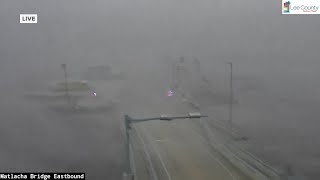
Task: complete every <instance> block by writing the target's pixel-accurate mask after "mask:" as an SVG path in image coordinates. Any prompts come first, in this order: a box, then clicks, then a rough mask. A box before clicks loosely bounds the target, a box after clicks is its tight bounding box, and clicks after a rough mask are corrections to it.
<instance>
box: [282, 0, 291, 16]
mask: <svg viewBox="0 0 320 180" xmlns="http://www.w3.org/2000/svg"><path fill="white" fill-rule="evenodd" d="M283 12H284V13H289V12H290V1H287V2H285V3H283Z"/></svg>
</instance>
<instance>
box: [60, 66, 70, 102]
mask: <svg viewBox="0 0 320 180" xmlns="http://www.w3.org/2000/svg"><path fill="white" fill-rule="evenodd" d="M61 67H62V69H63V71H64V81H65V88H66V89H65V91H66V98H67V101H68V103H69V88H68V80H67V64H61Z"/></svg>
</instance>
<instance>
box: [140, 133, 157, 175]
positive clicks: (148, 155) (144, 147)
mask: <svg viewBox="0 0 320 180" xmlns="http://www.w3.org/2000/svg"><path fill="white" fill-rule="evenodd" d="M135 132H136V134H137V135H138V138H139V139H140V141H141V143H142V145H143V149H144V151H145V152H146V156H147V159H148V162H149V163H150V168H151V173H152V175H153V179H154V180H158V178H157V175H156V173H155V170H154V167H153V164H152V161H151V159H150V154H149V152H148V150H147V146H146V143H145V142H144V140H143V138H142V137H141V135H140V133H138V131H135Z"/></svg>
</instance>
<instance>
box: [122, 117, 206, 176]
mask: <svg viewBox="0 0 320 180" xmlns="http://www.w3.org/2000/svg"><path fill="white" fill-rule="evenodd" d="M202 117H208V116H205V115H201V114H200V113H189V115H188V116H171V117H170V116H165V115H162V116H160V117H155V118H145V119H133V118H131V117H129V116H128V115H125V116H124V123H125V131H126V138H127V139H126V163H127V167H126V171H127V172H126V173H124V175H125V176H126V177H125V178H127V179H129V180H134V174H133V172H132V169H131V162H130V133H129V130H131V129H132V123H139V122H144V121H153V120H162V121H172V120H175V119H190V118H202ZM128 177H129V178H128Z"/></svg>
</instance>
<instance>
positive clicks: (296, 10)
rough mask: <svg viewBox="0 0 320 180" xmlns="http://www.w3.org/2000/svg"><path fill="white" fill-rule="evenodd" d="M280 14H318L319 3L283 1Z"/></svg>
mask: <svg viewBox="0 0 320 180" xmlns="http://www.w3.org/2000/svg"><path fill="white" fill-rule="evenodd" d="M282 6H283V7H282V10H283V12H282V14H320V11H319V7H320V1H318V0H305V1H303V2H301V1H299V0H291V1H283V4H282Z"/></svg>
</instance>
